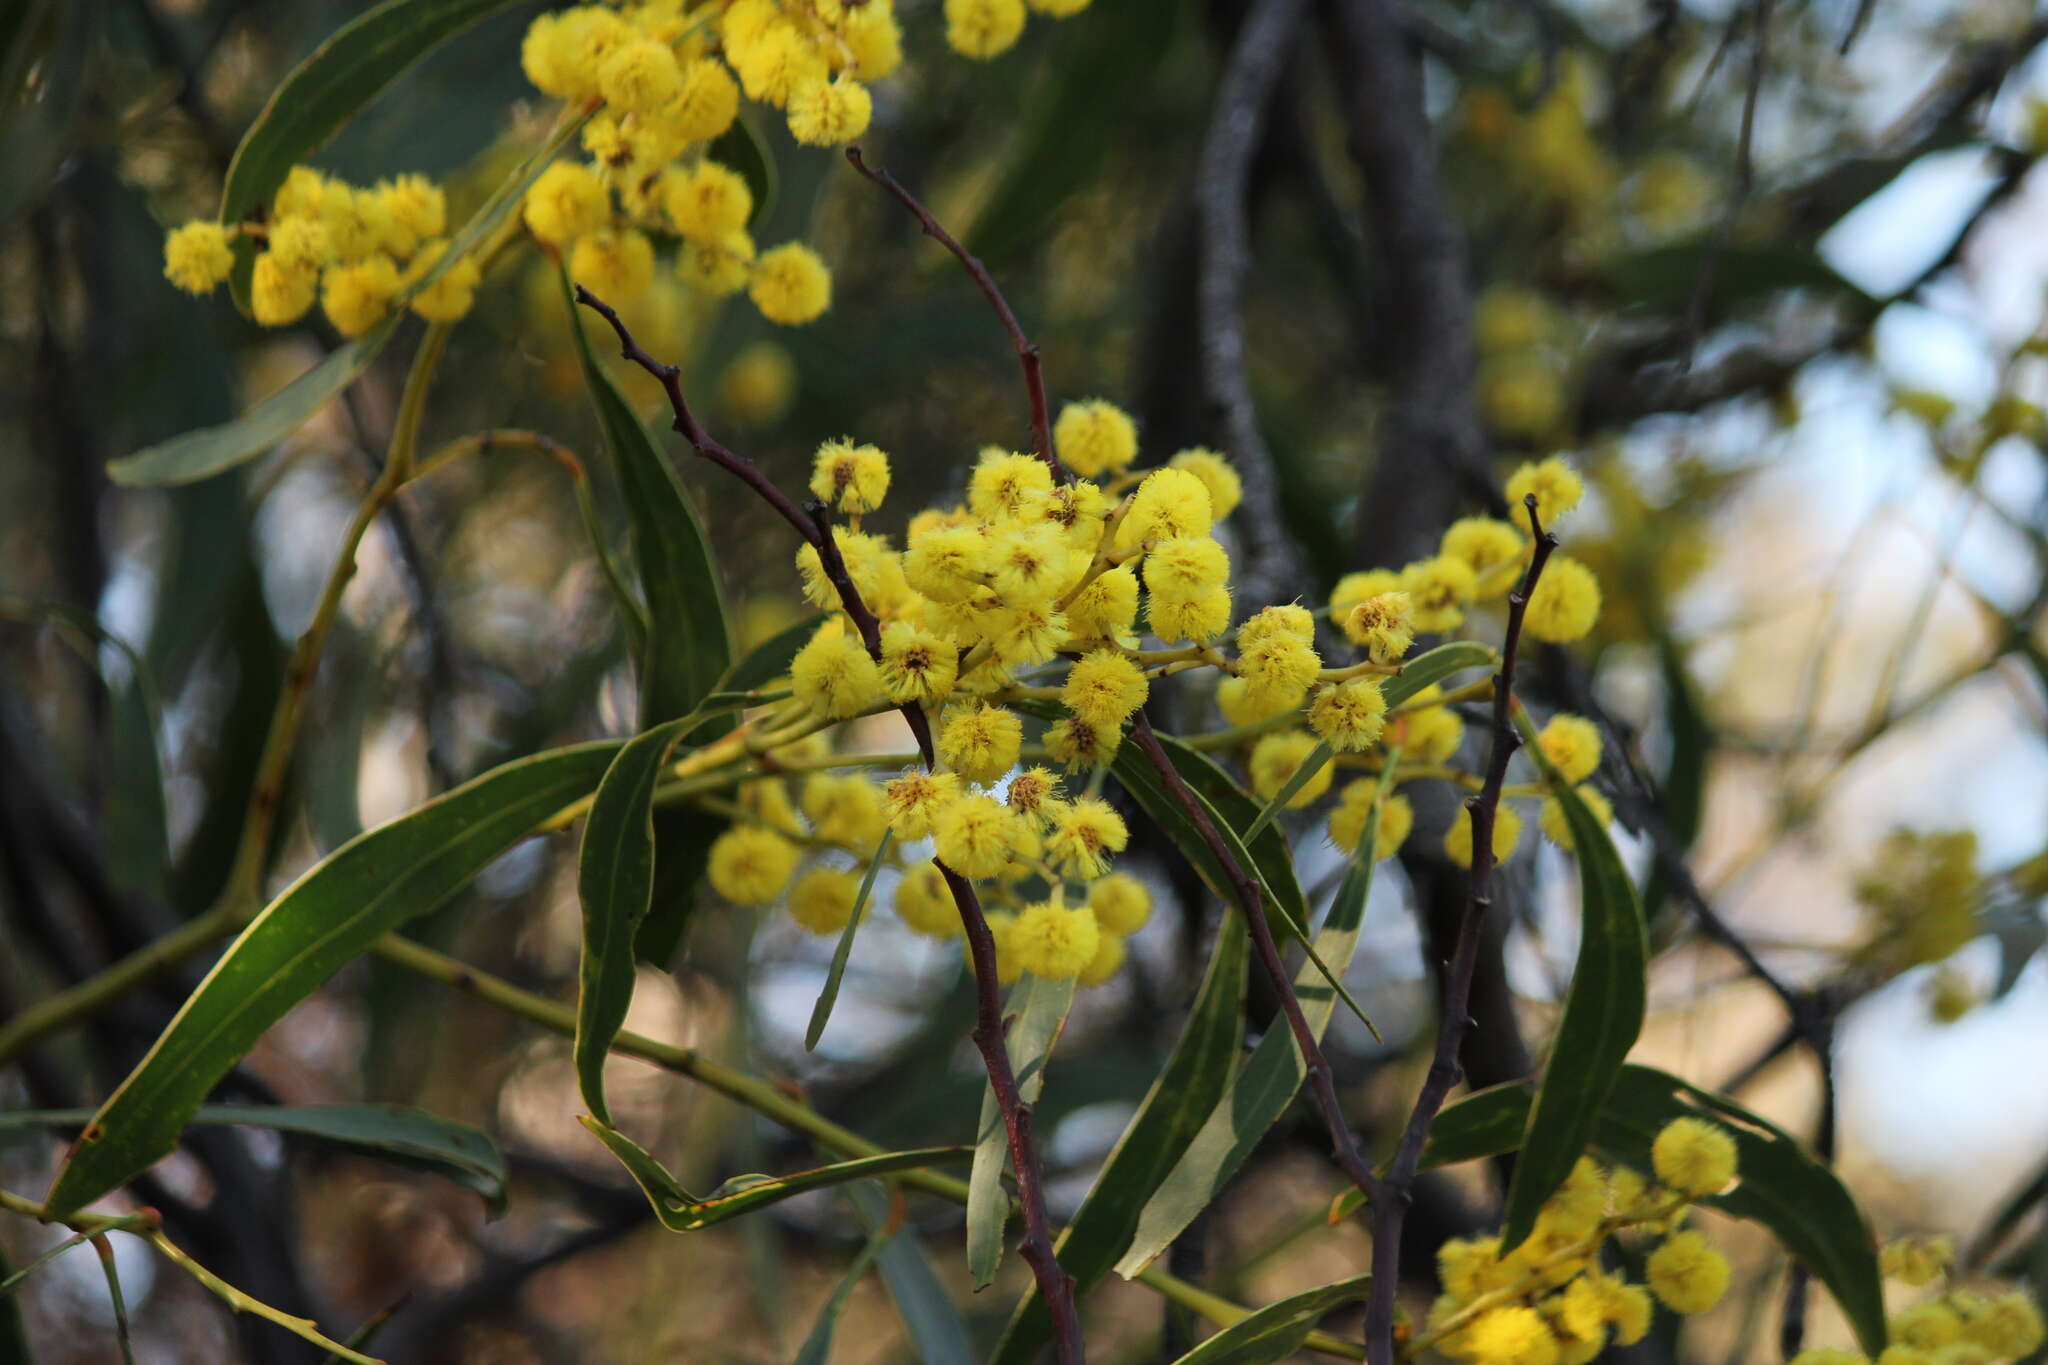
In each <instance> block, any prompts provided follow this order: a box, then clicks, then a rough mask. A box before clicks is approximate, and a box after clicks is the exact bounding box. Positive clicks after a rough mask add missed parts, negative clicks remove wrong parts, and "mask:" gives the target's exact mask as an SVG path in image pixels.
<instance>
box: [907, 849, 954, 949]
mask: <svg viewBox="0 0 2048 1365" xmlns="http://www.w3.org/2000/svg"><path fill="white" fill-rule="evenodd" d="M895 904H896V915H897V917H898V918H899V919H901V920H902V921H903V922H904V923H905V924H907V925H909V926H910V928H911V930H912V932H914V933H919V934H922V935H924V936H925V937H926V938H936V939H948V938H958V937H960V934H961V928H960V907H959V906H957V905H955V904H954V903H953V891H952V888H951V887H949V886H947V885H946V874H945V873H943V872H941V871H939V865H938V864H937V863H919V864H918V865H917V866H915V867H910V868H905V869H904V872H903V879H902V880H901V881H899V882H897V883H896V901H895Z"/></svg>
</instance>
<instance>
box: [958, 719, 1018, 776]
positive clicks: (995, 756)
mask: <svg viewBox="0 0 2048 1365" xmlns="http://www.w3.org/2000/svg"><path fill="white" fill-rule="evenodd" d="M1023 743H1024V722H1023V721H1022V720H1021V719H1020V718H1019V717H1018V715H1017V713H1016V712H1015V711H1009V710H1005V709H1004V708H1003V707H1000V706H990V705H989V704H988V703H987V702H982V703H979V704H977V705H974V706H963V707H959V708H957V709H956V710H954V711H952V712H951V713H950V714H948V715H947V716H946V719H945V724H944V725H943V726H941V727H940V730H939V757H940V758H941V759H943V760H945V763H946V766H947V767H949V768H951V769H953V771H955V772H957V773H959V774H960V776H962V777H964V778H966V779H967V780H968V781H970V782H994V781H996V780H997V779H999V778H1001V777H1002V775H1003V774H1004V773H1006V772H1008V771H1010V769H1011V768H1014V767H1015V766H1016V765H1017V752H1018V750H1019V749H1020V748H1021V747H1022V746H1023Z"/></svg>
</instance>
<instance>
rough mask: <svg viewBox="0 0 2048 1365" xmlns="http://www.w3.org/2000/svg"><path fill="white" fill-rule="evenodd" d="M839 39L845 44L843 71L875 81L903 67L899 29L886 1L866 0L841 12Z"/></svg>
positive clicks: (861, 78)
mask: <svg viewBox="0 0 2048 1365" xmlns="http://www.w3.org/2000/svg"><path fill="white" fill-rule="evenodd" d="M839 36H840V38H841V39H842V40H844V41H845V43H846V55H847V58H848V65H847V70H849V71H851V72H852V73H853V74H854V76H855V77H856V78H858V79H860V80H864V81H878V80H880V79H882V77H884V76H886V75H889V74H890V73H891V72H893V71H894V70H895V69H896V68H897V67H899V66H901V65H902V64H903V30H902V29H901V28H900V27H898V25H897V23H896V15H895V12H894V7H893V6H892V5H891V4H890V0H868V3H867V4H865V5H860V6H856V7H854V8H851V9H847V10H845V11H843V13H842V15H841V18H840V29H839Z"/></svg>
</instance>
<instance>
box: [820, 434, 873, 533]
mask: <svg viewBox="0 0 2048 1365" xmlns="http://www.w3.org/2000/svg"><path fill="white" fill-rule="evenodd" d="M888 494H889V457H888V456H887V455H886V454H884V453H883V452H882V450H881V448H880V447H879V446H872V445H855V444H854V443H853V439H852V438H851V437H845V436H842V437H840V438H839V439H837V440H832V441H826V442H825V443H824V444H822V445H820V446H819V447H818V453H817V454H816V455H815V456H814V457H812V460H811V495H812V496H813V497H815V498H817V499H818V500H819V501H821V502H823V503H825V504H826V505H827V506H829V507H832V508H834V509H836V510H838V511H841V512H846V513H850V514H853V515H858V514H860V513H862V512H872V511H874V510H875V509H876V508H878V507H880V506H881V505H882V499H883V498H885V497H887V496H888Z"/></svg>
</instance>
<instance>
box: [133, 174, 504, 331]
mask: <svg viewBox="0 0 2048 1365" xmlns="http://www.w3.org/2000/svg"><path fill="white" fill-rule="evenodd" d="M447 231H448V207H447V203H446V200H445V198H444V196H443V195H442V192H441V189H440V187H439V186H437V185H435V184H434V183H433V182H432V181H430V180H428V179H427V178H426V177H424V176H418V175H401V176H399V177H398V178H397V179H395V180H387V181H382V182H380V183H378V184H376V185H373V186H357V185H350V184H348V183H347V182H345V181H342V180H338V179H336V178H334V177H332V176H326V175H322V174H320V173H319V172H318V171H315V170H313V169H311V168H310V167H306V166H294V167H292V169H291V172H290V174H289V175H287V176H286V177H285V182H284V184H283V186H281V187H280V188H279V189H278V192H277V195H276V197H275V198H274V199H273V200H272V201H271V203H270V212H269V214H268V217H267V221H265V222H264V223H260V224H258V223H243V224H236V225H233V226H227V225H223V224H220V223H214V222H208V221H206V220H204V219H199V220H195V221H193V222H190V223H186V224H185V225H184V226H182V227H180V228H177V229H176V230H175V231H173V232H172V233H171V234H170V235H169V236H167V237H166V238H165V239H164V277H165V278H166V279H168V280H170V281H171V283H173V284H175V285H176V286H178V288H180V289H183V290H185V291H186V292H187V293H191V294H205V293H209V292H211V291H212V290H213V289H215V288H216V287H218V286H219V285H220V284H221V283H222V282H224V281H225V280H226V279H227V278H228V275H229V274H230V272H231V271H232V270H233V268H234V263H235V257H234V250H233V247H232V246H231V245H230V243H231V242H232V241H234V240H235V239H236V238H240V237H246V238H248V239H250V240H252V241H259V242H261V244H262V249H261V250H260V251H259V252H258V253H257V256H256V261H255V265H254V268H253V270H252V272H251V274H250V277H249V311H250V313H251V315H252V316H253V317H254V318H255V319H256V321H257V322H259V323H261V324H263V325H264V326H265V327H282V326H285V325H286V324H288V323H293V322H297V321H298V320H299V319H300V318H302V317H304V316H305V315H306V313H307V312H308V311H309V310H310V309H311V308H312V307H313V303H314V300H315V299H317V300H318V301H319V303H320V309H321V311H322V312H323V313H325V314H326V316H327V320H328V321H329V322H331V323H333V324H334V327H335V330H336V331H338V332H340V333H341V334H342V335H343V336H349V337H356V336H361V335H362V334H363V333H365V332H367V331H369V330H370V329H371V328H372V327H374V326H376V325H377V324H378V323H379V322H381V321H382V320H383V319H384V318H385V317H386V316H387V315H388V314H389V313H390V311H391V308H392V305H393V304H394V303H395V302H396V301H397V300H398V299H399V297H400V296H401V295H403V294H405V293H407V292H408V291H412V293H411V297H410V299H408V300H407V303H408V306H409V307H410V308H411V309H412V311H413V312H415V313H418V314H419V315H420V316H421V317H423V318H426V319H427V320H428V321H430V322H453V321H455V320H456V319H457V318H460V317H462V316H463V315H464V314H466V313H468V312H469V310H470V306H471V305H472V304H473V303H474V302H475V300H476V287H477V283H478V281H479V279H480V278H481V276H482V270H481V268H480V267H479V266H478V264H477V262H476V260H475V259H474V258H472V257H467V256H465V257H464V258H462V259H461V260H458V261H455V262H454V263H452V264H451V265H449V266H447V267H446V268H445V269H443V270H441V272H440V273H439V274H438V275H437V276H435V278H434V280H433V282H432V283H430V284H427V285H426V287H424V288H421V289H417V290H414V289H413V286H415V285H417V284H419V283H420V281H421V280H423V279H424V278H425V276H426V274H427V272H428V271H430V270H432V269H434V268H435V267H436V266H437V265H439V264H440V261H441V258H442V257H443V256H444V255H446V254H447V250H448V239H447V237H446V235H445V234H446V233H447Z"/></svg>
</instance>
